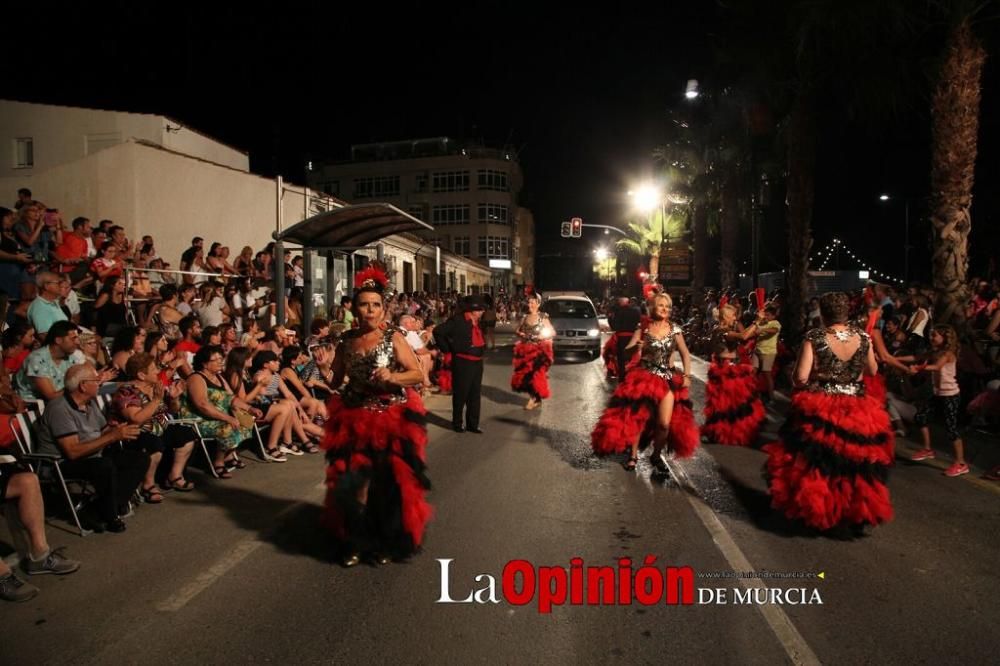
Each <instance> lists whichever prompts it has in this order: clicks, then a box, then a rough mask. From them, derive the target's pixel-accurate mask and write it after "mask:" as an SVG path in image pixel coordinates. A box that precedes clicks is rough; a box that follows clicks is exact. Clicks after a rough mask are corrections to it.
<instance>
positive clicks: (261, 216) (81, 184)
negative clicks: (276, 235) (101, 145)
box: [0, 143, 304, 267]
mask: <svg viewBox="0 0 1000 666" xmlns="http://www.w3.org/2000/svg"><path fill="white" fill-rule="evenodd" d="M38 171H39V170H38V169H35V172H36V173H35V174H34V175H31V176H29V175H27V174H21V175H20V176H19V177H13V178H12V177H8V178H0V193H9V198H10V200H11V203H13V200H14V198H15V194H16V191H17V189H18V188H19V187H28V188H30V189H31V190H32V192H33V193H34V196H35V197H36V198H37V199H39V200H41V201H44V202H45V203H46V204H47V205H49V206H52V207H55V208H59V209H60V211H61V212H62V216H63V219H64V220H66V222H67V224H68V223H69V221H70V220H72V219H73V218H74V217H77V216H83V217H87V218H90V219H91V220H93V221H94V222H95V224H96V222H97V221H98V220H101V219H110V220H114V221H115V223H117V224H120V225H121V226H122V227H124V228H125V231H126V234H127V235H128V237H129V238H130V239H138V238H140V237H141V236H142V235H143V234H147V233H148V234H151V235H152V236H153V238H154V241H155V244H156V248H157V251H158V253H159V255H160V256H162V257H164V258H165V259H166V260H167V261H168V262H169V263H170V264H171V265H172V266H174V267H176V266H177V265H178V262H179V261H180V256H181V253H182V252H183V251H184V250H186V249H187V248H188V246H189V244H190V241H191V238H192V237H194V236H201V237H203V238H204V239H205V241H206V243H205V245H206V247H207V246H208V245H209V243H211V242H213V241H218V242H220V243H222V244H223V245H228V246H229V248H230V250H231V257H233V258H235V256H236V255H237V254H239V252H240V250H241V249H242V248H243V246H244V245H249V246H251V247H252V248H254V250H255V251H256V250H260V249H262V248H263V247H264V245H266V244H267V243H268V242H269V241H270V240H271V233H272V232H273V231H274V230H275V218H276V205H275V197H276V191H275V190H276V188H275V184H274V181H273V180H270V179H266V178H262V177H260V176H256V175H253V174H249V173H244V172H241V171H236V170H234V169H229V168H225V167H220V166H216V165H214V164H208V163H206V162H202V161H199V160H195V159H191V158H188V157H184V156H182V155H177V154H174V153H171V152H168V151H165V150H160V149H158V148H154V147H151V146H146V145H142V144H136V143H123V144H120V145H117V146H113V147H110V148H108V149H106V150H102V151H100V152H98V153H96V154H94V155H89V156H87V157H84V158H82V159H78V160H76V161H73V162H70V163H67V164H62V165H59V166H57V167H54V168H51V169H47V170H44V171H41V172H38ZM288 187H296V186H294V185H289V186H288ZM297 189H301V186H297ZM282 203H283V210H284V226H285V227H288V226H291V225H292V224H295V223H296V222H299V221H300V220H302V219H304V211H303V197H302V196H300V195H298V194H296V193H294V192H286V193H285V195H284V197H283V200H282Z"/></svg>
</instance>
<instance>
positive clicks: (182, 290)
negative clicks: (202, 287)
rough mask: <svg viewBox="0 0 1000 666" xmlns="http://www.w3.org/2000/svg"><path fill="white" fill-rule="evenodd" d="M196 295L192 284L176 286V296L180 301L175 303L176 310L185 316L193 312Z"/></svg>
mask: <svg viewBox="0 0 1000 666" xmlns="http://www.w3.org/2000/svg"><path fill="white" fill-rule="evenodd" d="M197 295H198V290H197V289H195V287H194V285H193V284H182V285H181V286H180V287H178V291H177V296H178V297H179V298H180V301H179V302H178V303H177V311H178V312H180V313H181V314H182V315H184V316H185V317H188V316H190V315H193V314H194V297H195V296H197Z"/></svg>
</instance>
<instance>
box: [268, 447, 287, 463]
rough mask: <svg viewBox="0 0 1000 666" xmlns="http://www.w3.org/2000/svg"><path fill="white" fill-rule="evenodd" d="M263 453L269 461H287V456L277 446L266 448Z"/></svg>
mask: <svg viewBox="0 0 1000 666" xmlns="http://www.w3.org/2000/svg"><path fill="white" fill-rule="evenodd" d="M264 453H266V454H267V457H268V458H270V459H271V462H287V461H288V458H286V457H285V454H284V453H282V452H281V449H279V448H278V447H277V446H276V447H274V448H273V449H266V450H265V451H264Z"/></svg>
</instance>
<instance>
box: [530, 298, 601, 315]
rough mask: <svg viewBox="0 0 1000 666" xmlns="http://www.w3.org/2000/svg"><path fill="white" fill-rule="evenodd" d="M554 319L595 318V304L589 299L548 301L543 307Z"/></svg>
mask: <svg viewBox="0 0 1000 666" xmlns="http://www.w3.org/2000/svg"><path fill="white" fill-rule="evenodd" d="M542 309H543V310H545V312H546V313H547V314H548V315H549V317H551V318H552V319H595V318H596V317H597V314H596V313H595V312H594V306H593V305H591V304H590V303H588V302H587V301H563V300H559V299H553V300H551V301H547V302H546V303H545V306H544V307H543V308H542Z"/></svg>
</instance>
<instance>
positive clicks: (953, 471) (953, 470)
mask: <svg viewBox="0 0 1000 666" xmlns="http://www.w3.org/2000/svg"><path fill="white" fill-rule="evenodd" d="M968 473H969V466H968V465H966V464H965V463H955V464H954V465H952V466H951V467H949V468H948V469H946V470H945V471H944V475H945V476H962V475H963V474H968Z"/></svg>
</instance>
